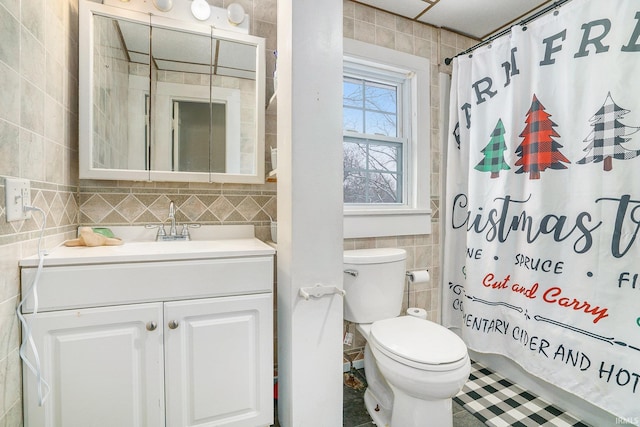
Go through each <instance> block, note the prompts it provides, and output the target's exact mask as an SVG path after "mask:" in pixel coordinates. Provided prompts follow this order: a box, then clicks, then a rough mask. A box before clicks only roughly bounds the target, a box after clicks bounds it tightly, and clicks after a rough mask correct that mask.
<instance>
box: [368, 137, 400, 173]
mask: <svg viewBox="0 0 640 427" xmlns="http://www.w3.org/2000/svg"><path fill="white" fill-rule="evenodd" d="M399 151H400V150H399V146H398V145H393V146H392V145H373V144H370V146H369V159H370V160H369V161H370V162H371V166H370V167H369V169H376V170H381V171H388V172H397V171H398V160H399V159H398V157H399Z"/></svg>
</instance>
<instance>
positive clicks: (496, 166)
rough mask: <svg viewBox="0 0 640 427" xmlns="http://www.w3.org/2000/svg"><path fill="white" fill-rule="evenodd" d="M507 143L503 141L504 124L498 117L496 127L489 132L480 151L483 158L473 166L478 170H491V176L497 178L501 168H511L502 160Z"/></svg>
mask: <svg viewBox="0 0 640 427" xmlns="http://www.w3.org/2000/svg"><path fill="white" fill-rule="evenodd" d="M506 149H507V145H506V144H505V143H504V125H503V124H502V119H498V123H496V127H495V128H493V132H491V139H490V140H489V143H488V144H487V146H486V147H484V148H483V149H482V151H481V153H482V154H484V159H482V160H481V161H480V163H478V164H477V165H476V167H475V169H476V170H479V171H480V172H491V178H497V177H498V176H499V175H500V171H501V170H509V169H511V168H510V167H509V165H507V162H505V160H504V152H505V150H506Z"/></svg>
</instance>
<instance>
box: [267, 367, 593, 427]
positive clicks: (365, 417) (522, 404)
mask: <svg viewBox="0 0 640 427" xmlns="http://www.w3.org/2000/svg"><path fill="white" fill-rule="evenodd" d="M366 384H367V380H366V378H365V375H364V370H363V369H356V370H353V371H352V372H351V373H350V374H349V373H345V374H344V386H343V427H372V426H375V424H373V422H372V421H371V418H370V417H369V414H368V413H367V410H366V409H365V407H364V390H365V388H366ZM484 426H492V427H540V426H549V427H588V425H587V424H585V423H583V422H581V421H579V420H577V419H575V418H574V417H572V416H571V415H570V414H568V413H566V412H564V411H562V410H561V409H559V408H557V407H556V406H554V405H552V404H550V403H548V402H546V401H544V400H542V399H540V398H539V397H537V396H535V395H533V394H531V393H529V392H528V391H526V390H523V389H521V388H520V387H519V386H517V385H516V384H513V383H511V382H509V381H508V380H506V379H504V378H502V377H501V376H499V375H498V374H495V373H493V372H491V371H490V370H488V369H487V368H485V367H484V366H482V365H480V364H479V363H476V362H473V363H472V366H471V374H470V375H469V381H468V382H467V384H465V386H464V388H463V389H462V391H461V392H460V393H459V394H458V395H457V396H456V397H455V398H454V399H453V427H484ZM274 427H279V424H278V421H277V411H276V423H275V426H274Z"/></svg>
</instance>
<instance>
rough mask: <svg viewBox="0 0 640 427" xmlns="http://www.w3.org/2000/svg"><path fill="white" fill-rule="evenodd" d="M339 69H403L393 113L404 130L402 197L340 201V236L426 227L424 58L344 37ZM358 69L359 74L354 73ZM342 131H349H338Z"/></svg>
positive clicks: (426, 89)
mask: <svg viewBox="0 0 640 427" xmlns="http://www.w3.org/2000/svg"><path fill="white" fill-rule="evenodd" d="M344 67H345V75H349V76H356V77H360V78H363V79H368V78H370V74H369V72H368V71H366V70H371V69H375V70H376V71H377V72H379V73H380V74H385V73H386V74H388V75H389V76H393V75H396V76H397V75H404V76H405V82H404V85H406V88H405V90H404V94H403V102H404V106H403V108H408V111H404V112H403V113H402V114H401V115H399V117H402V118H401V120H403V121H404V122H405V123H404V124H403V125H402V126H403V128H404V129H405V132H408V135H407V137H408V146H407V147H406V150H405V151H404V153H403V174H404V175H405V177H406V178H405V179H404V184H403V193H404V194H403V203H401V204H395V203H394V204H374V203H372V204H344V237H345V238H358V237H383V236H403V235H417V234H429V233H431V209H430V188H431V153H430V136H431V124H430V116H431V114H430V95H429V93H430V91H429V84H430V76H429V69H430V64H429V60H428V59H426V58H422V57H418V56H415V55H411V54H408V53H404V52H400V51H396V50H392V49H388V48H384V47H380V46H375V45H372V44H368V43H364V42H360V41H356V40H352V39H344ZM358 69H362V70H364V71H363V73H362V74H360V75H357V74H355V73H356V72H357V70H358ZM344 136H353V133H351V135H349V132H346V131H345V132H344Z"/></svg>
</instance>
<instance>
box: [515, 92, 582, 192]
mask: <svg viewBox="0 0 640 427" xmlns="http://www.w3.org/2000/svg"><path fill="white" fill-rule="evenodd" d="M549 117H551V114H548V113H547V112H546V111H545V108H544V105H542V103H541V102H540V101H538V98H537V97H536V96H535V94H534V95H533V100H532V102H531V107H530V108H529V111H528V112H527V118H526V120H525V123H526V126H525V128H524V130H523V131H522V133H521V134H520V135H519V136H520V137H521V138H524V139H523V140H522V142H521V143H520V145H519V146H518V148H516V154H517V155H518V157H520V158H519V159H518V161H517V162H516V163H515V165H516V166H520V169H518V170H517V171H516V173H525V172H527V173H529V179H540V172H544V171H545V170H546V169H547V168H551V169H566V168H567V166H566V165H563V164H562V163H561V162H564V163H571V162H570V161H569V160H568V159H567V158H566V157H565V156H564V154H562V153H561V152H560V148H562V145H561V144H560V143H558V142H557V141H555V140H554V139H553V138H554V137H560V135H559V134H558V133H557V132H556V130H555V126H557V125H556V124H555V123H554V122H553V121H552V120H551V119H550V118H549Z"/></svg>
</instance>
